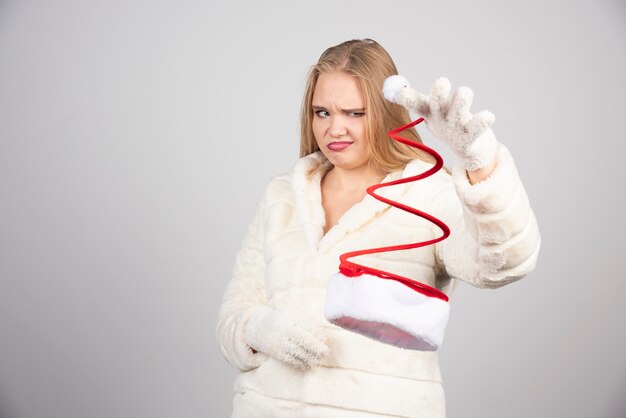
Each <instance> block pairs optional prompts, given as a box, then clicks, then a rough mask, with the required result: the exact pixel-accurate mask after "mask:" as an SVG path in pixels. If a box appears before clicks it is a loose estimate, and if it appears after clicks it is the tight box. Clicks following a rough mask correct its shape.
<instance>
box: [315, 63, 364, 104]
mask: <svg viewBox="0 0 626 418" xmlns="http://www.w3.org/2000/svg"><path fill="white" fill-rule="evenodd" d="M312 104H313V106H322V107H325V106H327V105H335V106H338V107H341V108H344V109H353V108H363V107H364V106H365V100H364V98H363V93H362V92H361V87H360V86H359V83H358V81H357V79H356V77H354V76H351V75H349V74H346V73H342V72H331V73H321V74H320V75H319V77H318V78H317V83H316V84H315V90H314V91H313V103H312Z"/></svg>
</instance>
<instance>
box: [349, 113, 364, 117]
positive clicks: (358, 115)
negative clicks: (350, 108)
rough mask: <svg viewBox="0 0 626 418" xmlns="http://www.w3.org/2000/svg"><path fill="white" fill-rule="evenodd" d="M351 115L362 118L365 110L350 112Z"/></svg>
mask: <svg viewBox="0 0 626 418" xmlns="http://www.w3.org/2000/svg"><path fill="white" fill-rule="evenodd" d="M349 115H350V116H352V117H354V118H360V117H361V116H365V112H350V113H349Z"/></svg>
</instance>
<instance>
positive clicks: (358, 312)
mask: <svg viewBox="0 0 626 418" xmlns="http://www.w3.org/2000/svg"><path fill="white" fill-rule="evenodd" d="M449 311H450V306H449V304H448V302H445V301H443V300H441V299H439V298H436V297H428V296H425V295H423V294H421V293H419V292H416V291H415V290H412V289H410V288H409V287H407V286H405V285H403V284H402V283H399V282H397V281H395V280H389V279H381V278H379V277H375V276H372V275H369V274H363V275H361V276H358V277H346V276H344V275H343V274H341V273H336V274H334V275H333V276H331V277H330V280H329V282H328V287H327V290H326V303H325V307H324V314H325V316H326V319H328V320H329V321H330V322H332V323H333V324H335V325H337V326H340V327H342V328H346V329H348V330H351V331H354V332H357V333H359V334H362V335H365V336H366V337H370V338H373V339H376V340H379V341H381V342H384V343H387V344H392V345H395V346H398V347H402V348H408V349H414V350H422V351H434V350H437V349H438V348H439V347H440V346H441V343H442V342H443V335H444V331H445V327H446V324H447V323H448V316H449Z"/></svg>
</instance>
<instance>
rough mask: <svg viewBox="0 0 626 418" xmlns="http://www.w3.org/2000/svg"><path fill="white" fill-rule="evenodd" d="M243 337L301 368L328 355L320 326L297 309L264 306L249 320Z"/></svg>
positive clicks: (255, 346)
mask: <svg viewBox="0 0 626 418" xmlns="http://www.w3.org/2000/svg"><path fill="white" fill-rule="evenodd" d="M244 338H245V340H246V342H247V343H248V345H249V346H250V347H251V348H253V349H254V350H256V351H259V352H261V353H264V354H266V355H268V356H270V357H272V358H274V359H276V360H279V361H282V362H284V363H287V364H289V365H291V366H293V367H295V368H297V369H301V370H304V369H307V368H309V367H312V366H315V365H317V364H319V362H320V360H322V359H323V358H324V357H326V355H328V346H327V345H326V339H325V337H324V335H323V333H322V332H321V327H320V326H318V325H317V324H315V323H314V322H313V321H312V320H311V319H309V318H308V317H306V316H304V315H302V314H299V313H297V312H292V311H286V310H280V309H278V310H275V309H271V308H269V307H263V308H262V309H260V310H259V311H258V312H257V313H255V315H254V316H252V317H251V318H250V320H249V321H248V324H247V326H246V330H245V334H244Z"/></svg>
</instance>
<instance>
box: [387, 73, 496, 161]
mask: <svg viewBox="0 0 626 418" xmlns="http://www.w3.org/2000/svg"><path fill="white" fill-rule="evenodd" d="M450 92H451V85H450V81H449V80H448V79H447V78H445V77H442V78H439V79H438V80H437V81H435V83H434V84H433V87H432V89H431V93H430V96H426V95H424V94H422V93H419V92H418V91H416V90H415V89H413V88H411V86H410V84H409V82H408V80H407V79H406V78H404V77H403V76H400V75H394V76H391V77H389V78H387V79H386V80H385V83H384V85H383V94H384V96H385V98H386V99H387V100H389V101H391V102H393V103H397V104H399V105H401V106H403V107H405V108H407V109H409V110H411V111H413V112H414V113H416V114H417V115H419V116H421V117H423V118H424V119H425V120H426V125H427V126H428V130H429V131H430V132H432V134H433V135H434V136H435V137H437V138H438V139H439V140H441V141H442V142H444V143H446V144H447V145H448V146H449V147H450V149H451V150H452V151H453V152H454V153H455V154H456V155H457V156H458V157H459V158H461V159H462V161H463V163H464V165H465V168H467V169H468V170H476V169H479V168H481V167H485V166H487V165H488V164H489V163H491V162H492V161H493V159H494V157H495V154H496V148H497V141H496V138H495V135H494V134H493V131H492V130H491V125H493V123H494V122H495V116H494V114H493V113H491V112H489V111H486V110H483V111H481V112H478V113H476V114H472V113H471V112H470V107H471V105H472V99H473V98H474V92H473V91H472V90H471V89H470V88H469V87H459V88H458V89H457V90H456V91H455V92H454V93H453V94H450Z"/></svg>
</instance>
